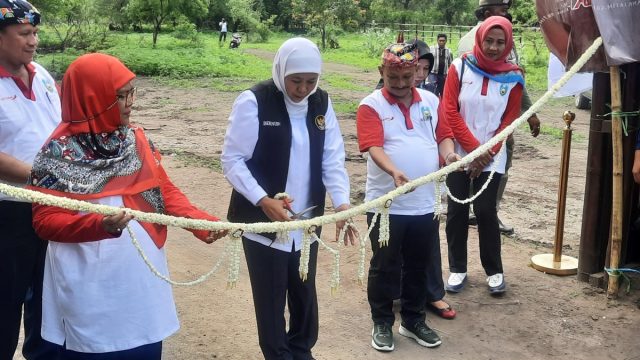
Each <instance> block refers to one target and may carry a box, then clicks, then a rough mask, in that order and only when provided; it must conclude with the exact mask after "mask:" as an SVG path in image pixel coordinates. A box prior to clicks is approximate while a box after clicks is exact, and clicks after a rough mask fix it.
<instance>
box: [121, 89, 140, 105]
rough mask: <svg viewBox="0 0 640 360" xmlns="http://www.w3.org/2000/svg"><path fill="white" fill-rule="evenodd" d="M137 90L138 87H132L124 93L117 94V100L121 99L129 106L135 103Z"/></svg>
mask: <svg viewBox="0 0 640 360" xmlns="http://www.w3.org/2000/svg"><path fill="white" fill-rule="evenodd" d="M136 90H137V88H135V87H134V88H131V90H129V91H127V92H126V93H124V94H117V95H116V98H117V100H116V101H120V102H123V103H124V104H125V106H127V107H129V106H131V105H133V100H135V98H136Z"/></svg>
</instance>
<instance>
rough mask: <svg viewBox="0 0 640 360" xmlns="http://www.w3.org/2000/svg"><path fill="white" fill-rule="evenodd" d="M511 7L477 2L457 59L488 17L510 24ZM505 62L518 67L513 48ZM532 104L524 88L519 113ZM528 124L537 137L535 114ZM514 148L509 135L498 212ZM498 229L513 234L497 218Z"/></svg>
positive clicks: (501, 0)
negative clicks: (473, 16) (470, 25)
mask: <svg viewBox="0 0 640 360" xmlns="http://www.w3.org/2000/svg"><path fill="white" fill-rule="evenodd" d="M510 7H511V0H479V2H478V8H477V9H476V12H475V14H476V18H477V19H478V24H477V25H476V26H475V27H474V28H472V29H471V30H470V31H469V32H468V33H466V34H465V35H464V36H463V37H462V38H461V39H460V42H458V57H461V56H462V55H463V54H465V53H468V52H470V51H471V50H472V49H473V45H474V44H475V38H476V32H477V31H478V28H479V27H480V25H482V22H483V21H484V20H485V19H487V18H489V17H490V16H501V17H504V18H506V19H507V20H509V22H511V14H509V8H510ZM507 61H509V62H510V63H512V64H514V65H518V66H520V59H519V58H518V53H517V52H516V50H515V46H514V47H513V48H512V49H511V52H510V53H509V56H508V57H507ZM531 105H532V102H531V99H530V98H529V93H528V92H527V88H526V87H524V89H523V92H522V104H521V106H520V112H521V113H524V112H525V111H527V110H529V108H530V107H531ZM527 122H528V123H529V130H530V131H531V135H532V136H533V137H537V136H538V134H540V119H538V116H537V115H536V114H533V115H531V117H529V119H527ZM514 147H515V143H514V140H513V135H510V136H509V137H508V138H507V163H506V168H505V172H504V174H503V175H502V177H501V179H500V185H499V187H498V193H497V195H496V197H497V198H496V208H497V209H498V211H499V210H500V202H501V201H502V195H503V194H504V190H505V188H506V187H507V180H509V169H510V168H511V161H512V159H513V149H514ZM469 222H470V223H471V224H474V223H476V219H475V216H474V215H471V216H470V218H469ZM498 228H499V230H500V232H501V233H503V234H512V233H513V232H514V229H513V227H511V226H508V225H505V224H504V223H503V222H502V220H500V218H499V217H498Z"/></svg>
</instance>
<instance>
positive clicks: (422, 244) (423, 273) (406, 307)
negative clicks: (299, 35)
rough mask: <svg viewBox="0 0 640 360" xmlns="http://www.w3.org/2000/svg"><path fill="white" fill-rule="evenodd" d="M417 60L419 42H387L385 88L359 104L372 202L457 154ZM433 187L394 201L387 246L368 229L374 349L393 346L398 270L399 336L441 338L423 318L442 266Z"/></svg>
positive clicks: (422, 340)
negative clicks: (422, 85)
mask: <svg viewBox="0 0 640 360" xmlns="http://www.w3.org/2000/svg"><path fill="white" fill-rule="evenodd" d="M418 59H419V51H418V45H416V44H405V43H398V44H393V45H390V46H389V47H387V48H386V49H385V50H384V52H383V54H382V64H381V65H380V67H379V68H378V69H379V71H380V75H381V76H382V78H383V83H384V86H383V88H382V89H380V90H375V91H374V92H373V93H372V94H370V95H369V96H367V97H366V98H364V99H363V100H362V102H361V103H360V106H359V107H358V113H357V128H358V143H359V147H360V151H362V152H366V153H367V155H368V157H367V186H366V197H365V199H366V200H367V201H370V200H373V199H375V198H378V197H380V196H382V195H384V194H386V193H388V192H389V191H391V190H393V189H394V188H396V187H398V186H402V185H404V184H406V183H407V182H409V181H410V179H416V178H418V177H421V176H424V175H427V174H429V173H431V172H434V171H436V170H438V167H439V154H441V155H442V157H443V158H445V159H446V160H447V161H455V160H457V159H458V158H459V157H458V156H457V155H456V154H455V153H454V147H453V141H452V140H451V139H450V138H449V137H453V134H451V133H450V130H449V128H448V127H447V126H441V123H440V121H439V120H440V118H441V117H440V116H438V109H439V101H438V98H437V97H436V96H435V95H433V94H432V93H430V92H428V91H426V90H422V89H416V87H415V77H416V70H417V66H418ZM445 125H446V124H445ZM447 130H449V131H448V132H447ZM434 193H435V188H434V185H433V184H428V185H424V186H421V187H419V188H417V189H415V190H413V191H412V192H410V193H407V194H405V195H402V196H400V197H398V198H397V199H395V200H394V201H393V203H392V204H391V205H390V206H391V207H390V211H389V243H388V245H387V246H381V245H380V243H379V242H378V240H379V238H380V224H379V223H377V224H376V225H375V226H374V228H373V230H372V231H371V234H370V238H371V247H372V249H373V256H372V258H371V264H370V267H369V279H368V283H367V297H368V300H369V305H370V308H371V318H372V320H373V330H372V333H371V337H372V339H371V346H372V347H373V348H375V349H376V350H379V351H392V350H394V348H395V345H394V341H393V332H392V326H393V323H394V322H395V316H394V314H393V309H392V308H393V300H394V298H395V297H396V296H397V282H398V279H399V278H400V276H399V274H400V273H402V280H401V282H402V287H401V291H400V299H401V304H402V305H401V306H402V309H401V310H400V316H401V319H402V322H401V325H400V328H399V332H400V334H401V335H403V336H406V337H409V338H412V339H414V340H416V342H417V343H418V344H420V345H422V346H425V347H435V346H438V345H440V344H441V342H442V341H441V340H440V337H439V336H438V334H436V332H435V331H433V330H432V329H430V328H429V327H428V326H427V325H426V323H425V304H426V302H427V299H428V292H429V291H428V290H429V289H428V288H427V286H428V284H429V283H428V282H427V277H428V276H430V275H431V274H433V272H431V271H428V270H429V268H430V267H431V265H433V266H435V267H437V268H440V266H441V260H440V240H439V234H438V226H439V223H438V220H436V219H435V218H434V216H433V212H434V205H435V200H434ZM373 221H374V214H373V213H372V212H369V213H367V223H368V224H369V226H371V223H372V222H373ZM437 274H438V275H439V279H438V280H439V281H434V283H439V285H438V286H437V287H438V290H439V291H440V292H442V294H441V295H444V290H443V286H442V275H441V272H439V271H438V272H437ZM434 280H435V279H434ZM439 299H442V297H441V296H440V297H439ZM431 300H432V299H430V301H431Z"/></svg>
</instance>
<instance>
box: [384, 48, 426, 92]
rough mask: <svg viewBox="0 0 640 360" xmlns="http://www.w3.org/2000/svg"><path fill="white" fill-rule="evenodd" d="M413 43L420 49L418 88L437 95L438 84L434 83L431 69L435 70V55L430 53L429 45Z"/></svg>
mask: <svg viewBox="0 0 640 360" xmlns="http://www.w3.org/2000/svg"><path fill="white" fill-rule="evenodd" d="M412 43H413V44H416V46H417V47H418V66H417V71H416V88H418V89H423V90H427V91H430V92H432V93H434V94H435V92H436V87H437V82H435V81H432V76H431V69H432V68H433V54H432V53H431V51H429V45H427V43H425V42H424V41H422V40H418V39H415V40H413V42H412ZM380 88H382V87H380Z"/></svg>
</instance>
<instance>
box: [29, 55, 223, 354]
mask: <svg viewBox="0 0 640 360" xmlns="http://www.w3.org/2000/svg"><path fill="white" fill-rule="evenodd" d="M134 78H135V75H134V74H133V73H132V72H131V71H129V69H127V68H126V67H125V66H124V65H123V64H122V63H121V62H120V61H119V60H118V59H116V58H114V57H112V56H109V55H105V54H98V53H95V54H88V55H83V56H81V57H79V58H78V59H76V60H75V61H74V62H73V63H71V65H69V68H68V69H67V71H66V73H65V75H64V79H63V82H62V123H61V124H60V125H59V126H58V127H57V128H56V129H55V131H54V132H53V134H52V135H51V137H50V138H49V139H48V140H47V142H46V144H45V145H44V146H43V147H42V149H41V150H40V152H39V153H38V155H37V156H36V158H35V160H34V164H33V169H32V170H31V177H30V180H29V184H30V188H31V189H33V190H37V191H41V192H44V193H47V194H51V195H56V196H61V197H69V198H72V199H77V200H85V201H89V202H92V203H96V204H102V205H109V206H113V207H127V208H131V209H135V210H140V211H145V212H153V213H161V214H168V215H174V216H181V217H188V218H197V219H205V220H211V221H216V220H218V218H217V217H215V216H212V215H209V214H207V213H206V212H204V211H202V210H199V209H198V208H196V207H195V206H193V205H192V204H191V203H190V202H189V200H188V199H187V197H186V196H185V195H184V194H183V193H182V192H181V191H180V190H179V189H178V188H177V187H176V186H175V185H174V184H173V183H172V182H171V180H170V179H169V177H168V176H167V174H166V172H165V171H164V168H163V167H162V165H161V158H160V153H159V151H158V150H157V149H156V148H155V147H154V146H153V144H152V143H151V142H150V141H149V140H148V139H147V138H146V136H145V134H144V132H143V131H142V128H140V127H136V126H133V125H131V124H130V122H129V117H130V114H131V108H132V106H133V102H134V99H135V93H136V88H135V87H134V83H133V81H134ZM33 213H34V214H33V226H34V228H35V230H36V233H37V234H38V235H39V236H40V237H41V238H43V239H47V240H49V249H48V251H47V259H46V266H45V276H44V291H43V297H42V309H43V321H42V337H43V338H44V339H46V340H47V341H50V342H52V343H54V344H58V345H60V353H59V359H63V360H66V359H73V360H76V359H83V360H84V359H86V360H94V359H100V360H111V359H145V360H153V359H160V358H161V354H162V340H163V339H165V338H166V337H168V336H170V335H171V334H172V333H174V332H175V331H177V330H178V328H179V324H178V316H177V313H176V308H175V304H174V301H173V294H172V290H171V285H170V284H169V283H167V282H165V281H164V280H162V279H160V278H159V277H157V276H156V275H154V274H153V273H152V272H151V271H150V270H149V268H147V264H145V262H144V261H142V259H141V258H140V255H139V254H138V251H137V250H136V247H135V246H134V244H133V243H132V238H131V235H130V232H129V231H131V232H132V233H133V234H134V235H135V239H136V240H137V242H138V243H139V245H140V247H141V248H142V250H143V252H144V253H145V255H146V257H147V259H148V261H150V262H151V264H153V265H154V267H155V268H156V269H157V270H158V271H159V272H160V273H161V274H165V275H166V274H167V273H168V272H169V270H168V266H167V258H166V254H165V248H164V244H165V241H166V238H167V227H166V226H164V225H157V224H152V223H145V222H138V221H137V220H135V219H133V217H132V216H131V215H129V214H127V213H126V212H125V211H121V212H118V213H117V214H115V215H109V216H104V215H100V214H95V213H84V212H78V211H72V210H66V209H62V208H59V207H55V206H45V205H38V204H34V205H33ZM127 227H128V228H129V231H127V229H126V228H127ZM191 232H192V233H193V234H194V235H195V236H196V237H198V238H199V239H200V240H202V241H204V242H206V243H212V242H213V241H215V240H216V239H218V238H220V237H221V236H224V235H225V232H224V231H206V230H191ZM51 359H57V358H55V357H52V358H51Z"/></svg>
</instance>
